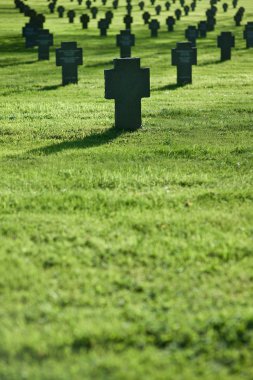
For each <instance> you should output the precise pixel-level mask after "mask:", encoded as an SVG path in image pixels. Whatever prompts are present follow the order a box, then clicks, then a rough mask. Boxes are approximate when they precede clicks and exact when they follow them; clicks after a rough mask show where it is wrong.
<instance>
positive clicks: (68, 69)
mask: <svg viewBox="0 0 253 380" xmlns="http://www.w3.org/2000/svg"><path fill="white" fill-rule="evenodd" d="M82 64H83V49H82V48H78V47H77V45H76V42H62V43H61V47H60V48H59V49H56V66H62V85H63V86H65V85H66V84H69V83H78V73H77V67H78V65H82Z"/></svg>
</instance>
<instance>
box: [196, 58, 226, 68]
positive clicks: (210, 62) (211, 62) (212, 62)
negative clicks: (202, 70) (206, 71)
mask: <svg viewBox="0 0 253 380" xmlns="http://www.w3.org/2000/svg"><path fill="white" fill-rule="evenodd" d="M219 63H222V61H220V60H218V59H216V60H215V61H213V60H210V61H206V62H203V63H198V66H209V65H218V64H219Z"/></svg>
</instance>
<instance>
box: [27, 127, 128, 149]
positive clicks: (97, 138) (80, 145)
mask: <svg viewBox="0 0 253 380" xmlns="http://www.w3.org/2000/svg"><path fill="white" fill-rule="evenodd" d="M122 133H124V131H120V130H117V129H115V128H114V127H111V128H110V129H106V130H102V131H101V132H93V133H91V134H90V135H88V136H85V137H84V138H79V139H76V140H70V141H62V142H60V143H57V144H51V145H47V146H45V147H42V148H38V149H33V150H30V151H29V152H28V153H31V154H37V153H39V154H41V153H42V154H45V155H46V156H48V155H51V154H57V153H59V152H61V151H63V150H67V149H87V148H94V147H98V146H101V145H105V144H108V143H109V142H112V141H113V140H115V139H116V138H117V137H119V136H120V135H121V134H122Z"/></svg>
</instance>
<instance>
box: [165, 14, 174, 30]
mask: <svg viewBox="0 0 253 380" xmlns="http://www.w3.org/2000/svg"><path fill="white" fill-rule="evenodd" d="M175 23H176V21H175V19H174V17H173V16H168V17H167V18H166V25H167V27H168V32H173V30H174V25H175Z"/></svg>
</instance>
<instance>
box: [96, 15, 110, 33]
mask: <svg viewBox="0 0 253 380" xmlns="http://www.w3.org/2000/svg"><path fill="white" fill-rule="evenodd" d="M108 28H109V22H108V20H106V18H101V19H100V20H99V22H98V29H99V30H100V36H101V37H105V36H107V29H108Z"/></svg>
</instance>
